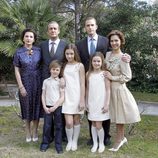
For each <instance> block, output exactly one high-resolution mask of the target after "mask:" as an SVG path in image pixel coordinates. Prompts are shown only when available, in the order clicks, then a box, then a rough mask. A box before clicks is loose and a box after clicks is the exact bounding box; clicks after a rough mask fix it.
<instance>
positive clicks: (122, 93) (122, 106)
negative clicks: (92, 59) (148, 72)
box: [105, 52, 141, 124]
mask: <svg viewBox="0 0 158 158" xmlns="http://www.w3.org/2000/svg"><path fill="white" fill-rule="evenodd" d="M111 54H112V53H111V52H107V55H106V60H105V62H106V64H107V68H108V70H109V71H110V73H111V74H112V82H111V98H110V106H109V110H110V118H111V122H115V123H118V124H119V123H120V124H128V123H134V122H139V121H140V120H141V119H140V114H139V110H138V106H137V104H136V101H135V99H134V97H133V95H132V94H131V92H130V91H129V89H128V88H127V87H126V82H128V81H130V80H131V78H132V73H131V68H130V64H129V63H126V62H123V61H122V60H121V57H122V54H121V55H119V56H112V55H111Z"/></svg>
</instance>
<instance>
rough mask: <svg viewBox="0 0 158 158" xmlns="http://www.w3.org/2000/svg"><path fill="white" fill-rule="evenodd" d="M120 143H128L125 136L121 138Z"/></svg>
mask: <svg viewBox="0 0 158 158" xmlns="http://www.w3.org/2000/svg"><path fill="white" fill-rule="evenodd" d="M122 143H123V144H128V141H127V138H126V137H124V138H123V140H122ZM123 144H122V145H123Z"/></svg>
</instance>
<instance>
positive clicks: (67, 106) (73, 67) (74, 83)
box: [62, 63, 84, 114]
mask: <svg viewBox="0 0 158 158" xmlns="http://www.w3.org/2000/svg"><path fill="white" fill-rule="evenodd" d="M79 69H80V63H77V64H67V65H66V67H65V69H64V78H65V81H66V87H65V101H64V103H63V107H62V113H64V114H83V113H84V111H79V102H80V74H79Z"/></svg>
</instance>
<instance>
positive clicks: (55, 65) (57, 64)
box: [49, 60, 61, 70]
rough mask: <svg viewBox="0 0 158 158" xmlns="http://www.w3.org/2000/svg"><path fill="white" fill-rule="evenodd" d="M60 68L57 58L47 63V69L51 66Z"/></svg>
mask: <svg viewBox="0 0 158 158" xmlns="http://www.w3.org/2000/svg"><path fill="white" fill-rule="evenodd" d="M58 67H59V68H61V63H60V62H59V61H58V60H53V61H52V62H51V63H50V64H49V70H51V69H52V68H58Z"/></svg>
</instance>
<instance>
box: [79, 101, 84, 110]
mask: <svg viewBox="0 0 158 158" xmlns="http://www.w3.org/2000/svg"><path fill="white" fill-rule="evenodd" d="M84 109H85V103H84V102H80V105H79V111H83V110H84Z"/></svg>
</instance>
